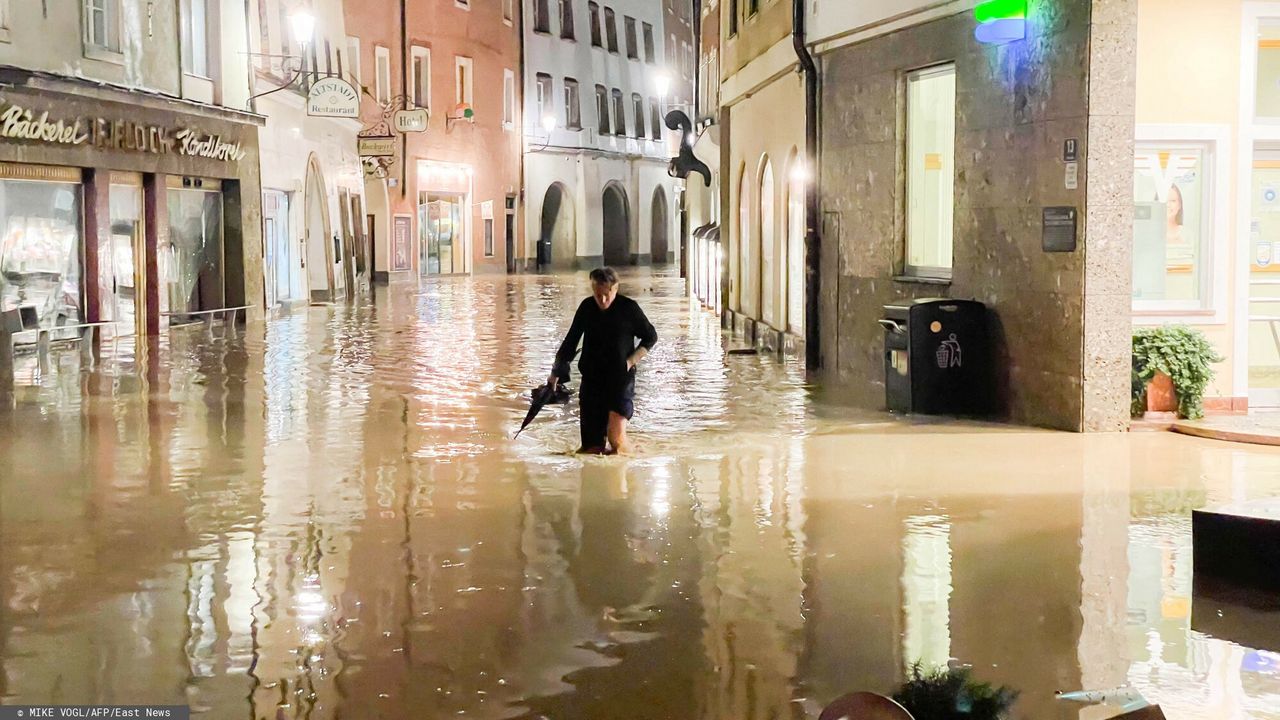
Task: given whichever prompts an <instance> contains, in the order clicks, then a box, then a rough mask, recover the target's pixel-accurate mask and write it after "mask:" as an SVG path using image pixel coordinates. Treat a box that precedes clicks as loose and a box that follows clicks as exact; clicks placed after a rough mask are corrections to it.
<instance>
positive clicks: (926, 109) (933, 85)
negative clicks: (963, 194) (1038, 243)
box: [905, 65, 956, 279]
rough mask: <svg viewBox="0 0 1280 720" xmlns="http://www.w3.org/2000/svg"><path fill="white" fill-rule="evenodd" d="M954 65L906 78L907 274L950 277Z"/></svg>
mask: <svg viewBox="0 0 1280 720" xmlns="http://www.w3.org/2000/svg"><path fill="white" fill-rule="evenodd" d="M955 136H956V69H955V66H954V65H944V66H940V67H934V68H929V69H927V70H920V71H918V72H913V73H911V74H910V75H908V76H907V188H906V190H907V192H906V198H907V208H906V210H907V212H906V215H907V242H906V263H905V270H906V273H907V274H908V275H914V276H920V277H929V278H939V279H946V278H950V277H951V252H952V231H953V227H952V226H953V222H952V219H953V217H954V214H955V139H956V138H955Z"/></svg>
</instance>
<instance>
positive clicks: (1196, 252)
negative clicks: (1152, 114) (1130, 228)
mask: <svg viewBox="0 0 1280 720" xmlns="http://www.w3.org/2000/svg"><path fill="white" fill-rule="evenodd" d="M1205 155H1206V152H1205V149H1204V148H1200V147H1177V146H1172V147H1161V146H1144V145H1139V147H1138V148H1137V153H1136V157H1135V170H1136V176H1135V183H1134V201H1135V205H1136V206H1137V210H1136V215H1135V218H1134V246H1133V299H1134V301H1135V302H1170V301H1172V302H1180V303H1193V304H1197V303H1201V302H1203V300H1204V297H1205V294H1204V291H1205V279H1206V278H1205V275H1204V239H1205V236H1206V235H1207V232H1206V228H1207V227H1208V226H1209V212H1210V207H1209V198H1208V192H1209V190H1210V187H1211V186H1210V184H1209V182H1208V181H1207V178H1206V177H1205Z"/></svg>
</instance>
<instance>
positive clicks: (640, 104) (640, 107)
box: [631, 93, 644, 140]
mask: <svg viewBox="0 0 1280 720" xmlns="http://www.w3.org/2000/svg"><path fill="white" fill-rule="evenodd" d="M631 112H632V114H634V115H635V116H636V127H635V131H636V139H637V140H643V139H644V98H643V97H641V96H640V93H631Z"/></svg>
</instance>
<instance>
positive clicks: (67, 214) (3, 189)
mask: <svg viewBox="0 0 1280 720" xmlns="http://www.w3.org/2000/svg"><path fill="white" fill-rule="evenodd" d="M0 223H2V224H3V225H2V227H3V229H4V234H3V235H2V236H0V310H17V309H19V308H29V310H28V312H29V313H34V314H35V316H36V318H37V320H38V322H39V325H40V327H45V328H48V327H57V326H59V325H76V324H79V323H81V322H84V315H83V313H82V311H81V308H82V299H81V294H80V273H81V266H80V254H81V235H80V186H79V185H78V184H76V183H69V182H30V181H25V180H0ZM16 340H17V341H19V342H22V341H24V340H25V341H26V342H35V337H34V336H32V337H31V338H30V339H29V340H26V338H24V337H23V336H18V337H17V338H16Z"/></svg>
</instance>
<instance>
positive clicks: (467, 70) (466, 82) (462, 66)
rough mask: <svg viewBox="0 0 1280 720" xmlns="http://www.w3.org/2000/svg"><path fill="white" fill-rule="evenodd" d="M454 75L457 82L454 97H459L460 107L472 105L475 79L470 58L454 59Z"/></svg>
mask: <svg viewBox="0 0 1280 720" xmlns="http://www.w3.org/2000/svg"><path fill="white" fill-rule="evenodd" d="M454 68H455V71H454V75H455V76H456V77H457V80H456V81H455V82H454V95H455V96H456V97H457V101H458V104H459V105H467V106H470V105H471V98H472V97H474V96H473V95H472V94H471V90H472V87H473V85H474V84H475V78H474V77H472V75H473V73H472V63H471V58H469V57H457V58H455V59H454Z"/></svg>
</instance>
